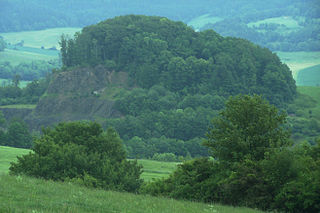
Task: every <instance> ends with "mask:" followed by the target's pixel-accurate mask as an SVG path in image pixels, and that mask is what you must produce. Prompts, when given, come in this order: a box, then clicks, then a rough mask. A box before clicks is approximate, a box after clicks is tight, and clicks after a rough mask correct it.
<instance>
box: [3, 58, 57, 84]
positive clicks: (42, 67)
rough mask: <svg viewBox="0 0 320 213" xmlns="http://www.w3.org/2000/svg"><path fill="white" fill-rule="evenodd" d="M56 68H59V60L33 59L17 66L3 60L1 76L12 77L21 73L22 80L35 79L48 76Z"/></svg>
mask: <svg viewBox="0 0 320 213" xmlns="http://www.w3.org/2000/svg"><path fill="white" fill-rule="evenodd" d="M56 68H59V62H58V60H52V61H32V62H31V63H20V64H18V65H16V66H12V65H11V64H10V62H2V63H0V78H4V79H12V78H13V77H14V76H15V75H19V76H20V79H21V80H26V81H33V80H38V79H40V78H44V77H46V76H47V75H49V74H50V73H51V71H52V70H53V69H56Z"/></svg>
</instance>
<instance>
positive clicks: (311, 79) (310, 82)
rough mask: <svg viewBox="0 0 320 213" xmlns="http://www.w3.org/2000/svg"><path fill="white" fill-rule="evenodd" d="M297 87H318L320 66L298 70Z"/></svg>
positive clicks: (319, 84) (319, 83)
mask: <svg viewBox="0 0 320 213" xmlns="http://www.w3.org/2000/svg"><path fill="white" fill-rule="evenodd" d="M297 85H306V86H320V64H318V65H316V66H312V67H308V68H306V69H303V70H300V72H299V73H298V76H297Z"/></svg>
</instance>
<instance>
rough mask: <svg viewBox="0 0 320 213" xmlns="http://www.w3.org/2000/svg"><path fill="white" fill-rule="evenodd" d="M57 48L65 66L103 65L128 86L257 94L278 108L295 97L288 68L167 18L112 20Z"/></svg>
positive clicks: (261, 52) (244, 44)
mask: <svg viewBox="0 0 320 213" xmlns="http://www.w3.org/2000/svg"><path fill="white" fill-rule="evenodd" d="M60 44H61V56H62V62H63V65H64V66H65V67H74V66H85V65H91V66H94V65H97V64H105V65H106V67H107V68H109V69H110V70H115V71H125V72H128V73H129V76H130V77H131V78H130V79H131V84H132V86H134V85H136V86H140V87H142V88H150V87H152V86H154V85H157V84H160V85H163V86H164V87H165V88H166V89H167V90H169V91H171V92H178V93H180V94H187V93H188V94H207V93H216V94H218V95H220V96H224V97H227V96H229V95H234V94H239V93H244V94H253V93H257V94H262V95H263V96H264V97H266V98H267V99H268V100H269V101H271V102H272V103H274V104H276V105H278V106H279V105H281V104H283V103H288V102H290V101H292V100H293V99H294V96H295V93H296V91H295V90H296V86H295V82H294V80H293V78H292V75H291V72H290V70H289V68H288V67H287V66H286V65H284V64H282V63H281V62H280V60H279V58H278V57H277V56H276V55H275V54H272V53H271V52H270V51H269V50H267V49H263V48H260V47H258V46H256V45H254V44H252V43H250V42H248V41H245V40H242V39H236V38H223V37H222V36H220V35H218V34H217V33H215V32H214V31H212V30H208V31H203V32H199V33H197V32H195V31H194V30H193V29H191V28H189V27H187V26H186V25H185V24H183V23H182V22H173V21H170V20H168V19H167V18H161V17H146V16H134V15H131V16H123V17H116V18H114V19H109V20H106V21H104V22H100V23H99V24H97V25H92V26H88V27H85V28H83V30H82V32H81V33H77V34H76V35H75V38H74V39H67V38H65V37H64V36H63V37H62V39H61V41H60ZM275 94H276V95H275Z"/></svg>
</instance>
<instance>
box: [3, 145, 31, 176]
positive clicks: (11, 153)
mask: <svg viewBox="0 0 320 213" xmlns="http://www.w3.org/2000/svg"><path fill="white" fill-rule="evenodd" d="M29 152H30V150H28V149H18V148H12V147H7V146H0V174H3V173H8V172H9V167H10V162H13V161H16V159H17V156H21V155H25V154H27V153H29Z"/></svg>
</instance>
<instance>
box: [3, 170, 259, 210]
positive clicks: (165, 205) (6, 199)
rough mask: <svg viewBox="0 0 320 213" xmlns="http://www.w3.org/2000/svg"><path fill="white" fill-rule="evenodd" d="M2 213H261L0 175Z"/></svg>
mask: <svg viewBox="0 0 320 213" xmlns="http://www.w3.org/2000/svg"><path fill="white" fill-rule="evenodd" d="M0 211H1V212H8V213H12V212H30V213H31V212H32V213H38V212H43V213H45V212H60V213H63V212H77V213H81V212H117V213H120V212H123V213H129V212H130V213H144V212H145V213H156V212H161V213H172V212H174V213H180V212H181V213H186V212H188V213H200V212H216V213H217V212H219V213H258V212H260V211H257V210H253V209H248V208H234V207H227V206H221V205H216V204H204V203H196V202H187V201H177V200H173V199H167V198H160V197H151V196H146V195H135V194H130V193H123V192H122V193H121V192H112V191H104V190H97V189H90V188H85V187H81V186H77V185H73V184H70V183H57V182H53V181H45V180H40V179H34V178H29V177H24V176H17V177H15V176H13V177H11V176H8V175H0Z"/></svg>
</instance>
